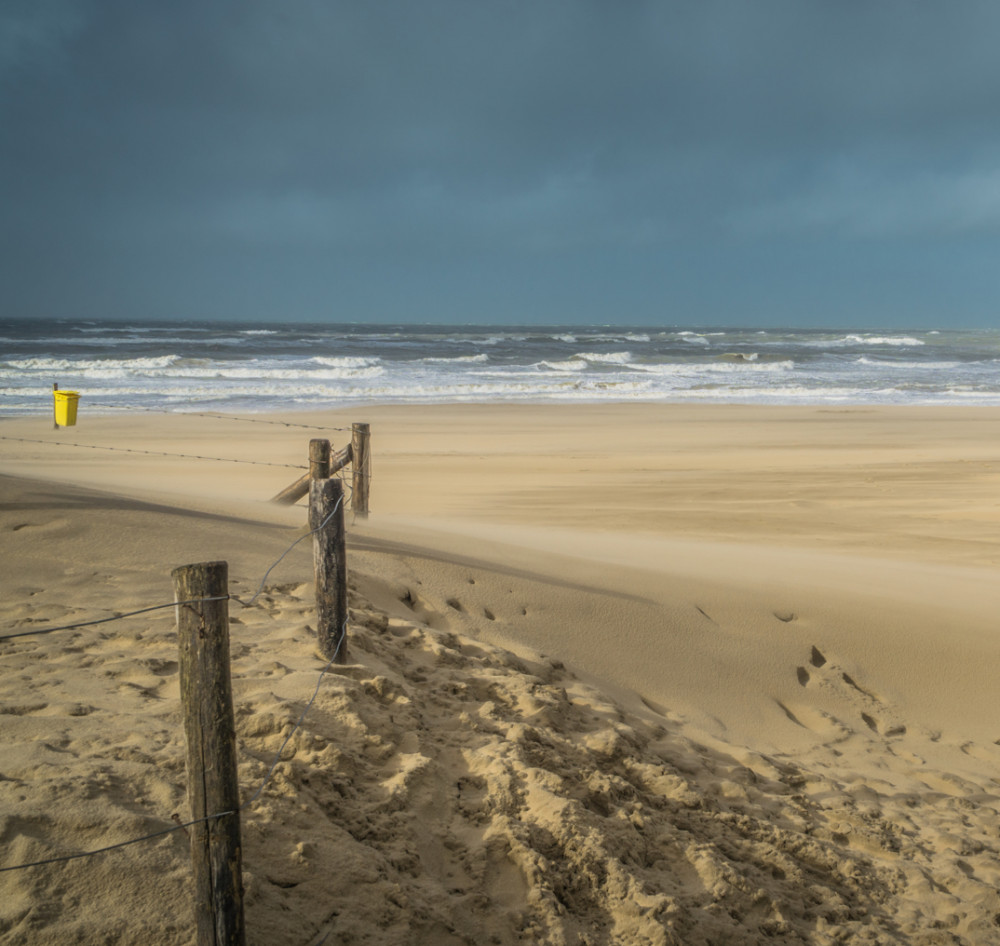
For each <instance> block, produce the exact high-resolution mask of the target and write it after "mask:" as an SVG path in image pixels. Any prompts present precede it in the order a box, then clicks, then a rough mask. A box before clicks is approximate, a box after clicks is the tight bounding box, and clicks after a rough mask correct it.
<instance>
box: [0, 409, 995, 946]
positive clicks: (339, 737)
mask: <svg viewBox="0 0 1000 946" xmlns="http://www.w3.org/2000/svg"><path fill="white" fill-rule="evenodd" d="M356 421H364V422H368V423H370V424H371V430H372V456H373V466H372V480H371V514H370V516H369V517H368V518H361V517H357V516H353V515H351V514H350V513H349V514H348V516H347V527H348V571H349V582H350V586H351V615H350V623H349V631H348V662H347V663H346V664H345V665H343V666H335V667H333V668H331V669H329V670H328V671H327V672H326V674H325V675H324V676H323V678H322V679H320V674H321V671H323V669H324V664H325V661H324V660H322V659H321V658H320V657H319V656H318V655H317V649H316V642H315V635H314V631H313V628H314V627H315V611H314V607H313V594H314V592H313V586H312V550H311V539H309V538H308V537H307V536H306V526H305V523H306V509H305V506H304V504H301V503H300V504H299V505H296V506H292V507H285V506H278V505H275V504H273V503H270V502H268V500H269V499H270V498H271V497H272V496H274V495H275V494H276V493H277V492H278V491H279V490H281V489H282V488H283V487H284V486H286V485H288V484H289V483H290V482H291V481H292V480H294V479H295V478H297V477H298V476H299V475H300V474H301V472H302V470H301V469H299V467H303V466H305V465H306V463H307V453H308V442H309V440H310V438H313V437H323V436H328V437H329V438H330V439H331V440H332V441H333V445H334V449H338V448H340V447H342V446H344V445H345V444H346V443H347V441H348V439H349V436H350V434H349V432H348V428H350V425H351V424H352V423H353V422H356ZM326 431H329V432H326ZM0 437H3V438H4V439H3V440H2V441H0V495H2V499H0V533H2V535H3V541H2V545H0V566H2V575H3V578H2V589H3V594H2V596H0V601H2V603H0V615H2V617H3V620H2V622H0V634H20V633H22V632H24V631H28V630H32V629H46V628H49V627H53V626H58V625H66V624H71V623H74V622H78V621H87V620H91V619H94V618H101V617H106V616H109V615H110V614H113V613H115V612H127V611H133V610H138V609H142V608H145V607H147V606H152V605H160V604H164V603H169V602H170V601H171V600H172V588H171V580H170V572H171V570H172V569H173V568H175V567H177V566H178V565H183V564H187V563H193V562H202V561H212V560H220V559H221V560H226V561H228V562H229V570H230V580H231V592H232V593H233V594H234V595H237V596H238V597H239V598H242V599H243V600H244V601H246V600H248V599H249V598H250V597H251V596H252V595H254V594H255V593H256V592H257V591H259V590H261V589H263V590H262V593H261V594H260V595H259V597H258V598H257V599H256V600H255V602H254V603H253V604H252V605H251V606H249V607H243V606H241V605H240V604H239V603H237V602H231V605H230V615H231V618H230V620H231V627H230V634H231V643H232V648H231V649H232V658H233V663H232V675H233V687H234V703H235V714H236V730H237V742H238V763H239V777H240V786H241V796H242V797H243V798H244V799H248V798H250V797H251V796H253V794H254V793H255V792H256V791H257V789H258V787H259V786H260V785H261V784H262V783H263V782H264V781H265V780H266V784H265V785H264V789H263V791H262V792H261V793H260V796H259V797H258V798H257V799H256V800H254V801H253V802H252V803H250V804H248V805H247V806H246V808H245V809H244V811H243V813H242V821H243V837H244V851H243V864H244V870H245V886H246V920H247V930H248V942H250V943H254V944H261V946H264V944H276V946H284V944H288V946H298V944H302V946H307V944H318V943H320V942H323V941H326V942H337V943H365V944H376V943H377V944H410V943H413V944H418V943H419V944H424V943H428V944H439V943H440V944H460V943H484V942H491V943H497V944H503V946H506V944H515V943H524V942H532V943H544V944H560V946H561V944H582V943H587V944H592V946H598V944H623V946H624V944H640V943H641V944H646V943H649V944H684V946H692V944H705V946H708V944H721V943H733V944H737V943H740V944H742V943H764V942H772V941H774V940H775V939H777V940H778V941H782V942H789V943H808V944H814V943H815V944H827V943H829V944H833V943H843V942H851V943H854V942H858V943H879V944H881V943H899V944H903V943H905V944H926V946H930V944H938V943H941V944H943V943H961V944H969V946H973V944H974V946H981V944H989V943H1000V895H998V893H997V885H998V883H1000V867H998V863H1000V861H998V857H997V855H998V848H1000V777H998V775H997V772H998V765H1000V716H998V714H997V711H996V687H997V683H996V681H997V679H998V678H1000V631H998V623H997V614H998V613H1000V583H998V581H997V577H998V575H997V572H998V568H1000V490H998V485H1000V407H991V406H968V407H966V406H955V405H946V406H926V405H924V406H918V405H872V404H856V405H851V404H833V403H827V404H801V405H796V406H789V405H768V404H753V405H747V404H705V403H698V404H676V403H675V404H662V403H632V404H628V403H566V404H557V403H547V404H538V403H510V402H508V403H477V404H457V403H456V404H397V405H392V404H376V405H364V404H358V405H354V406H351V407H350V408H344V409H337V410H331V411H323V412H316V411H313V412H291V411H279V412H272V413H268V414H245V415H226V416H222V415H213V414H212V413H210V412H204V413H201V414H195V413H191V414H183V413H173V412H165V411H155V410H151V411H146V412H140V411H135V412H120V413H118V414H115V415H110V414H101V413H96V412H95V413H88V412H87V407H86V401H85V400H84V401H83V402H82V405H81V414H80V419H79V422H78V424H77V425H76V426H75V427H67V428H61V429H59V430H53V427H52V423H51V419H50V418H48V417H46V416H44V415H38V414H36V415H32V416H10V417H3V418H2V419H0ZM108 448H112V449H108ZM205 458H210V459H205ZM248 461H253V462H248ZM347 473H348V482H349V479H350V476H349V474H350V471H349V470H348V471H347ZM303 537H304V540H303V541H301V542H299V543H298V544H297V545H295V546H294V548H292V549H291V551H288V552H287V555H285V553H286V551H287V550H288V549H289V546H290V545H291V544H292V543H293V542H295V541H296V540H297V539H300V538H303ZM282 555H285V557H284V558H282V559H281V561H280V563H279V564H278V565H277V566H276V567H275V568H274V570H273V571H272V572H270V573H269V575H268V576H267V578H266V579H265V578H264V576H265V573H267V571H268V569H269V568H270V567H271V566H272V565H273V564H274V563H275V562H276V561H278V559H279V558H280V557H281V556H282ZM262 582H263V584H262ZM0 655H2V659H0V714H2V723H3V725H2V728H0V733H2V736H0V738H2V741H3V747H2V750H0V825H2V830H0V837H2V838H3V842H4V843H3V849H4V854H3V862H2V863H0V867H11V866H16V865H19V864H24V863H29V862H34V861H41V860H46V859H48V858H55V857H59V856H61V855H67V854H74V853H79V852H85V851H89V850H93V849H96V848H100V847H103V846H105V845H109V844H114V843H117V842H120V841H124V840H127V839H129V838H131V837H138V836H139V835H143V834H148V833H151V832H155V831H157V830H159V829H162V828H167V827H170V826H171V822H172V820H173V819H174V816H176V817H177V819H178V820H186V819H187V817H188V814H187V802H186V798H185V790H186V789H185V784H186V783H185V772H184V741H183V730H182V727H181V724H180V706H179V701H178V692H179V686H178V676H177V660H178V658H177V642H176V631H175V627H174V617H173V611H172V610H171V609H166V610H161V611H158V612H153V613H149V614H144V615H138V616H135V617H132V618H125V619H122V620H121V621H116V622H114V623H108V624H103V625H96V626H93V627H82V628H78V629H75V630H66V631H58V632H54V633H51V634H43V635H39V636H23V637H18V638H15V639H12V640H7V641H0ZM317 684H319V685H318V688H317ZM314 690H316V698H315V702H314V703H313V704H311V705H309V701H310V698H311V697H312V695H313V692H314ZM307 708H308V712H306V714H305V716H304V718H303V719H302V723H301V725H300V726H299V727H298V728H297V729H296V728H295V726H296V722H297V721H298V720H299V718H300V716H301V715H302V713H303V711H304V710H306V709H307ZM293 730H294V732H293ZM289 734H292V735H291V739H290V741H289V743H288V745H287V747H286V748H285V749H284V751H283V753H282V755H281V759H280V761H279V762H278V764H277V765H276V766H275V767H274V770H273V773H272V774H271V775H270V776H268V771H269V769H270V767H271V765H272V762H273V759H274V754H275V752H276V751H277V750H278V748H279V746H280V745H281V743H282V740H283V739H284V738H285V737H286V736H288V735H289ZM190 884H191V881H190V856H189V852H188V842H187V839H186V838H185V837H184V832H183V831H180V830H179V831H175V832H173V833H170V834H166V835H163V836H161V837H159V838H156V839H154V840H152V841H149V842H146V843H142V844H136V845H132V846H129V847H125V848H121V849H118V850H113V851H109V852H106V853H103V854H98V855H94V856H92V857H86V858H79V859H76V860H71V861H67V862H62V863H53V864H45V865H41V866H37V867H30V868H26V869H23V870H16V871H6V872H4V873H0V938H2V939H3V940H4V942H10V943H11V944H24V946H27V944H43V943H46V944H47V943H56V942H59V943H64V942H102V941H107V942H116V943H139V942H150V941H153V942H157V943H164V944H173V943H176V944H187V943H190V942H193V935H194V934H193V921H192V916H191V904H190V898H191V890H190Z"/></svg>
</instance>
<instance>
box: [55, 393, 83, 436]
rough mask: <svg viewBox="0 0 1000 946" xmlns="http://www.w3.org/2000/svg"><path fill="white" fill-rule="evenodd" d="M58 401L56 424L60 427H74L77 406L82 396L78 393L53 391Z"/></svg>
mask: <svg viewBox="0 0 1000 946" xmlns="http://www.w3.org/2000/svg"><path fill="white" fill-rule="evenodd" d="M52 396H53V397H54V398H55V399H56V403H55V408H56V423H57V424H58V425H59V426H60V427H72V426H73V425H74V424H75V423H76V404H77V401H79V400H80V395H79V394H78V393H77V392H76V391H53V392H52Z"/></svg>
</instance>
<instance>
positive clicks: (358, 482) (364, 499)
mask: <svg viewBox="0 0 1000 946" xmlns="http://www.w3.org/2000/svg"><path fill="white" fill-rule="evenodd" d="M370 439H371V428H370V426H369V425H368V424H354V425H353V426H352V427H351V458H352V461H353V468H354V477H353V482H352V490H351V511H352V512H353V513H354V514H355V515H357V516H360V517H361V518H362V519H367V518H368V487H369V485H370V484H371V478H372V455H371V444H370Z"/></svg>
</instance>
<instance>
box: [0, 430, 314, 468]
mask: <svg viewBox="0 0 1000 946" xmlns="http://www.w3.org/2000/svg"><path fill="white" fill-rule="evenodd" d="M0 440H15V441H17V442H19V443H43V444H46V445H47V446H53V447H80V448H81V449H83V450H110V451H112V452H114V453H139V454H145V455H146V456H150V457H179V458H181V459H183V460H214V461H216V462H217V463H246V464H248V465H250V466H278V467H282V468H284V469H286V470H307V469H309V467H307V466H302V465H301V464H293V463H271V462H269V461H267V460H242V459H238V458H233V457H205V456H200V455H199V454H195V453H166V452H164V451H162V450H137V449H135V448H133V447H106V446H103V445H100V444H93V443H75V442H73V441H70V440H38V439H35V438H31V437H7V436H5V435H2V434H0Z"/></svg>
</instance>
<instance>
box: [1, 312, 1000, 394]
mask: <svg viewBox="0 0 1000 946" xmlns="http://www.w3.org/2000/svg"><path fill="white" fill-rule="evenodd" d="M53 383H56V384H58V385H59V387H60V388H62V389H70V390H76V391H78V392H79V393H80V396H81V401H80V409H81V411H82V410H87V411H107V412H113V411H115V410H120V409H122V408H145V409H155V410H175V411H226V412H237V411H238V412H267V411H278V410H302V409H317V410H321V409H329V408H337V407H342V406H348V405H355V404H371V403H379V402H387V403H388V402H392V403H440V402H459V401H590V402H594V401H658V402H702V403H719V402H728V403H748V404H749V403H755V404H1000V331H995V330H984V331H954V330H949V329H941V330H939V331H926V330H923V331H870V330H851V331H847V330H835V329H829V330H827V329H823V330H821V329H794V330H781V329H771V328H766V329H765V328H761V329H747V328H718V329H698V328H694V327H688V328H683V327H680V328H675V327H663V328H655V327H654V328H650V327H618V326H615V327H609V326H605V327H594V326H551V327H543V326H531V327H511V326H488V325H481V326H454V327H452V326H448V327H445V326H433V325H379V326H365V325H305V324H282V325H273V326H263V325H259V324H249V323H248V324H242V325H241V324H221V323H210V322H178V323H161V322H157V323H139V322H136V323H112V322H95V321H70V320H64V321H52V322H39V321H26V320H24V321H18V320H2V321H0V414H29V413H35V412H48V411H51V409H52V399H51V391H52V385H53Z"/></svg>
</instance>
